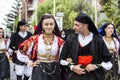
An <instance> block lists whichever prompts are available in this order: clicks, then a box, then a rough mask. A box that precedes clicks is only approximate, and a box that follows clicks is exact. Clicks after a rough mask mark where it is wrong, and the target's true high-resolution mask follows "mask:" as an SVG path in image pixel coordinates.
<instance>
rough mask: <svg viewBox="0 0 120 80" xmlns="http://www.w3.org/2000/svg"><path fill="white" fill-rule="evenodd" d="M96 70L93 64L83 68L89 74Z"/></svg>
mask: <svg viewBox="0 0 120 80" xmlns="http://www.w3.org/2000/svg"><path fill="white" fill-rule="evenodd" d="M96 69H97V66H96V65H95V64H88V65H87V66H86V67H85V70H87V72H90V71H94V70H96Z"/></svg>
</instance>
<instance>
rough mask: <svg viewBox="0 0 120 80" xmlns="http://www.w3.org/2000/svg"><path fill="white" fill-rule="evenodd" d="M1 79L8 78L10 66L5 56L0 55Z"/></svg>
mask: <svg viewBox="0 0 120 80" xmlns="http://www.w3.org/2000/svg"><path fill="white" fill-rule="evenodd" d="M3 78H10V65H9V60H8V58H7V56H6V55H5V54H4V53H0V80H1V79H3Z"/></svg>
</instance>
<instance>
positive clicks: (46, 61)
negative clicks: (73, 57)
mask: <svg viewBox="0 0 120 80" xmlns="http://www.w3.org/2000/svg"><path fill="white" fill-rule="evenodd" d="M63 44H64V40H63V39H62V38H61V33H60V31H59V28H58V25H57V23H56V21H55V18H54V16H53V15H51V14H45V15H43V16H42V17H41V19H40V21H39V24H38V26H37V29H36V31H35V32H34V35H33V36H32V37H30V38H29V39H28V40H26V41H24V42H23V43H22V44H20V46H19V51H18V53H17V57H18V59H19V60H20V61H22V62H24V63H26V64H27V65H28V66H33V73H32V80H61V74H60V66H59V63H58V58H59V52H60V49H61V48H62V45H63Z"/></svg>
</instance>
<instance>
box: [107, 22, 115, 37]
mask: <svg viewBox="0 0 120 80" xmlns="http://www.w3.org/2000/svg"><path fill="white" fill-rule="evenodd" d="M113 32H114V26H113V25H112V24H109V25H108V26H107V27H106V28H105V33H106V35H109V36H111V35H112V34H113Z"/></svg>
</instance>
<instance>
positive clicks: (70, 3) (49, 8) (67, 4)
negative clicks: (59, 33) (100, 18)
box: [37, 0, 94, 29]
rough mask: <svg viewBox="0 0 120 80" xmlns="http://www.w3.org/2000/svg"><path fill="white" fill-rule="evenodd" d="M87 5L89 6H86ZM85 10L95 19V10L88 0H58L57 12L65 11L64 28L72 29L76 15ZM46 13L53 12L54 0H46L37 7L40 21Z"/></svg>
mask: <svg viewBox="0 0 120 80" xmlns="http://www.w3.org/2000/svg"><path fill="white" fill-rule="evenodd" d="M86 5H87V6H86ZM80 11H84V12H86V13H88V14H89V15H90V16H91V17H92V19H94V17H93V16H94V10H93V8H92V7H91V5H90V3H89V2H88V1H86V0H56V13H57V12H64V16H63V29H72V27H73V21H74V18H75V17H76V15H77V14H78V13H79V12H80ZM45 13H49V14H53V0H45V1H44V2H43V3H42V4H40V5H39V6H38V8H37V14H38V21H39V20H40V18H41V16H42V15H43V14H45Z"/></svg>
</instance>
